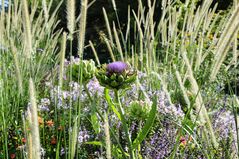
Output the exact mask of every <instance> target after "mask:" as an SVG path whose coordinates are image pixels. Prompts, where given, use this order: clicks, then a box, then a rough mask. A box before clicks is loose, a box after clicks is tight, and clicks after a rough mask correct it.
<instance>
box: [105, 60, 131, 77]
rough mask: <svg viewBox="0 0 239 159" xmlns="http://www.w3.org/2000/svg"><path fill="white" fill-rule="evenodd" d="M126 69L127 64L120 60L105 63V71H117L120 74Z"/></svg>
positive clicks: (110, 72)
mask: <svg viewBox="0 0 239 159" xmlns="http://www.w3.org/2000/svg"><path fill="white" fill-rule="evenodd" d="M127 69H128V65H127V64H126V63H125V62H122V61H116V62H112V63H110V64H108V65H107V73H109V74H112V73H118V74H121V73H123V72H124V71H125V70H127Z"/></svg>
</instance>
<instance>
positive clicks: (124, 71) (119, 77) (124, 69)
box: [96, 61, 136, 90]
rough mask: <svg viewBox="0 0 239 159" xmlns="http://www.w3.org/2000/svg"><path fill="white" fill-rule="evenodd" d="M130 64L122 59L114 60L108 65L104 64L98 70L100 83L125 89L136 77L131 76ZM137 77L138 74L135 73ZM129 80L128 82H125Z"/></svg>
mask: <svg viewBox="0 0 239 159" xmlns="http://www.w3.org/2000/svg"><path fill="white" fill-rule="evenodd" d="M128 74H130V65H129V64H127V63H124V62H121V61H117V62H113V63H110V64H108V65H102V67H101V68H99V69H98V71H97V75H96V77H97V79H98V80H99V82H100V84H101V85H103V86H106V87H108V88H111V89H117V90H118V89H124V88H126V87H128V86H129V84H130V83H132V82H133V81H134V79H136V78H132V79H131V80H128V78H131V74H130V76H129V77H128ZM134 75H135V77H136V74H134ZM125 80H128V82H125Z"/></svg>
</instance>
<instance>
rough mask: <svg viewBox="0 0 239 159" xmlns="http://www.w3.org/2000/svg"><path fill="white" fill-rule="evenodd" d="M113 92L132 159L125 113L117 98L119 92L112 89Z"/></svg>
mask: <svg viewBox="0 0 239 159" xmlns="http://www.w3.org/2000/svg"><path fill="white" fill-rule="evenodd" d="M114 93H115V97H116V102H117V105H118V108H119V113H120V116H121V122H122V125H123V129H124V132H125V135H126V137H127V142H128V146H129V153H130V158H131V159H134V158H135V156H134V151H133V149H132V141H131V138H130V136H129V129H128V125H127V122H126V119H125V113H124V110H123V108H122V105H121V102H120V99H119V92H118V90H114Z"/></svg>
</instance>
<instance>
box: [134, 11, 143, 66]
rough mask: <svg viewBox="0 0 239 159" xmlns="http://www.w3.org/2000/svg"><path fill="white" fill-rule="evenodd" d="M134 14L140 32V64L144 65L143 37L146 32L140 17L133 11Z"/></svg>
mask: <svg viewBox="0 0 239 159" xmlns="http://www.w3.org/2000/svg"><path fill="white" fill-rule="evenodd" d="M133 15H134V17H135V20H136V24H137V28H138V32H139V56H140V57H139V61H140V65H141V67H142V66H143V56H144V55H143V54H144V52H143V37H144V34H143V31H142V29H141V25H140V21H139V19H138V17H137V16H136V14H135V12H134V11H133Z"/></svg>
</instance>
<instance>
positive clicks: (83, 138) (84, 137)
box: [78, 129, 90, 144]
mask: <svg viewBox="0 0 239 159" xmlns="http://www.w3.org/2000/svg"><path fill="white" fill-rule="evenodd" d="M89 138H90V135H89V131H87V130H85V129H83V130H80V131H79V134H78V143H79V144H82V143H83V142H87V141H88V140H89Z"/></svg>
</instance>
